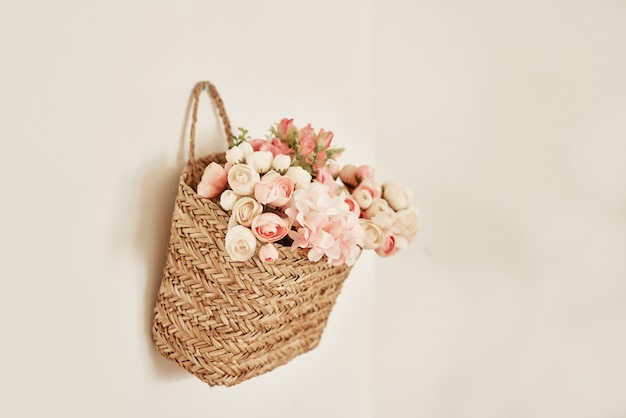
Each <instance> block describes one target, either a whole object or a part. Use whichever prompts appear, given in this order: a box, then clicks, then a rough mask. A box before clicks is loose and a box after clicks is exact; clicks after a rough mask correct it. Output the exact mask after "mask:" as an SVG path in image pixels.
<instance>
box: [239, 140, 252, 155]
mask: <svg viewBox="0 0 626 418" xmlns="http://www.w3.org/2000/svg"><path fill="white" fill-rule="evenodd" d="M238 147H239V149H240V150H241V152H242V153H243V156H244V157H247V156H248V155H250V154H252V153H253V152H254V150H253V149H252V145H250V143H249V142H242V143H241V144H239V145H238Z"/></svg>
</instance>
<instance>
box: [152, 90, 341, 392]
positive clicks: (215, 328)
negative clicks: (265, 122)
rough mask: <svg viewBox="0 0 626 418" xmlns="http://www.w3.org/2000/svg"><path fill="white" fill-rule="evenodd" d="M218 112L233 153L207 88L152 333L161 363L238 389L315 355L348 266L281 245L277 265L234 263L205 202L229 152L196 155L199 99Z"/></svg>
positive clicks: (221, 219) (222, 223) (219, 216)
mask: <svg viewBox="0 0 626 418" xmlns="http://www.w3.org/2000/svg"><path fill="white" fill-rule="evenodd" d="M204 91H207V92H208V94H209V96H210V97H211V99H212V100H213V103H214V105H215V106H216V107H217V110H218V113H219V115H220V119H221V122H222V124H223V128H224V133H225V135H226V139H227V141H228V145H229V146H230V145H232V134H231V128H230V122H229V120H228V116H227V114H226V111H225V109H224V103H223V101H222V99H221V98H220V95H219V93H218V92H217V89H216V88H215V86H214V85H213V84H211V83H210V82H208V81H205V82H200V83H198V84H197V85H196V86H195V88H194V90H193V106H192V118H191V128H190V133H189V161H188V162H187V165H186V166H185V168H184V169H183V171H182V173H181V175H180V179H179V182H178V195H177V196H176V202H175V207H174V213H173V215H172V225H171V235H170V241H169V245H168V247H167V259H166V262H165V268H164V271H163V278H162V281H161V286H160V288H159V293H158V296H157V301H156V306H155V308H154V321H153V327H152V337H153V341H154V343H155V345H156V347H157V349H158V350H159V352H160V353H161V354H162V355H163V356H164V357H165V358H168V359H170V360H172V361H174V362H176V363H177V364H178V365H180V366H181V367H182V368H184V369H185V370H187V371H189V372H190V373H193V374H194V375H195V376H197V377H198V378H199V379H200V380H202V381H204V382H206V383H208V384H209V385H211V386H213V385H224V386H232V385H235V384H237V383H240V382H242V381H244V380H246V379H249V378H251V377H254V376H258V375H260V374H263V373H266V372H269V371H270V370H273V369H275V368H276V367H278V366H280V365H283V364H285V363H287V362H289V361H290V360H292V359H293V358H294V357H296V356H298V355H299V354H302V353H305V352H307V351H309V350H311V349H313V348H314V347H316V346H317V345H318V344H319V342H320V338H321V336H322V332H323V331H324V327H325V326H326V323H327V321H328V316H329V314H330V312H331V309H332V307H333V305H334V304H335V300H336V298H337V295H338V294H339V292H340V290H341V286H342V284H343V282H344V280H345V279H346V278H347V276H348V273H349V272H350V267H348V266H346V265H342V266H339V267H333V266H330V265H329V264H327V263H325V262H323V261H322V262H312V261H310V260H309V259H308V258H307V254H306V252H305V250H303V249H299V250H292V249H291V248H290V247H285V246H280V245H278V246H277V247H278V252H279V259H278V261H277V262H276V263H274V264H267V263H264V262H262V261H261V259H260V258H259V255H258V249H257V252H256V254H255V255H254V256H253V257H252V258H250V259H248V260H246V261H243V262H242V261H234V260H233V259H231V258H230V257H229V255H228V253H227V251H226V249H225V246H224V240H225V236H226V233H227V232H228V220H229V214H228V213H227V212H226V211H224V210H223V209H222V208H221V207H220V205H219V203H218V202H217V201H215V200H212V199H207V198H204V197H201V196H199V195H198V194H197V193H196V187H197V185H198V183H199V181H200V179H201V177H202V174H203V171H204V169H205V167H206V166H207V165H208V164H209V163H211V162H217V163H220V164H224V163H225V153H215V154H209V155H205V156H202V157H199V158H196V156H195V139H196V138H195V137H196V123H197V116H198V104H199V100H200V96H201V94H202V93H203V92H204Z"/></svg>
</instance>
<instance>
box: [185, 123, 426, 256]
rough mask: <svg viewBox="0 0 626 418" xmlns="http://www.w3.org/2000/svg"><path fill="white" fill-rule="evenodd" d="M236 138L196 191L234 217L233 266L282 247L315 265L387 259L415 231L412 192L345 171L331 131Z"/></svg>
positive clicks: (362, 171) (359, 170)
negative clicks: (302, 253)
mask: <svg viewBox="0 0 626 418" xmlns="http://www.w3.org/2000/svg"><path fill="white" fill-rule="evenodd" d="M241 131H242V132H243V133H244V135H241V136H239V137H236V138H235V144H234V145H233V146H232V147H231V148H230V149H229V150H228V151H227V152H226V161H227V162H226V163H225V164H224V165H220V164H217V163H210V164H209V165H208V166H207V167H206V168H205V170H204V173H203V176H202V179H201V180H200V182H199V184H198V186H197V192H198V194H199V195H200V196H202V197H205V198H209V199H214V200H217V199H219V204H220V206H221V207H222V209H224V210H225V211H227V212H228V213H229V214H230V218H229V223H228V232H227V234H226V238H225V247H226V250H227V252H228V254H229V256H230V257H231V258H232V259H233V260H234V261H245V260H248V259H249V258H250V257H252V256H254V255H255V254H257V248H258V247H259V244H260V248H259V249H258V256H259V258H260V259H261V260H262V261H263V262H266V263H273V262H275V261H276V260H277V259H278V257H279V253H278V250H277V247H276V246H277V245H290V246H291V249H292V250H294V251H297V250H298V249H299V248H302V249H305V250H306V251H307V255H308V258H309V259H310V260H311V261H319V260H321V259H322V258H323V257H326V259H327V262H328V263H329V264H331V265H333V266H339V265H343V264H345V265H348V266H351V265H353V264H354V263H355V262H356V260H357V258H358V257H359V255H360V253H361V250H362V249H373V250H375V251H376V252H377V253H378V254H379V255H382V256H389V255H391V254H394V253H395V252H397V251H398V250H399V249H401V248H404V247H405V246H406V245H407V244H408V243H409V242H410V241H411V240H412V239H413V237H414V236H415V234H416V233H417V210H416V209H415V208H414V207H412V206H410V205H409V198H410V195H409V192H408V190H406V189H405V188H403V187H401V186H399V185H397V184H395V183H391V182H388V183H384V184H382V185H379V184H378V183H376V182H375V181H374V170H373V169H372V168H371V167H370V166H367V165H362V166H359V167H356V166H354V165H346V166H344V167H340V166H339V165H338V164H337V163H336V162H334V160H333V157H334V156H336V155H338V154H339V153H341V152H342V150H341V149H337V148H331V143H332V139H333V133H332V132H330V131H324V130H323V129H322V130H319V131H317V132H316V131H315V130H314V129H313V128H312V127H311V125H306V126H305V127H304V128H302V129H298V128H297V127H295V126H294V124H293V120H292V119H283V120H281V121H280V122H279V123H278V124H276V125H275V126H274V127H272V128H271V129H270V136H269V137H268V138H265V139H250V138H246V137H245V132H247V131H245V130H243V129H242V130H241Z"/></svg>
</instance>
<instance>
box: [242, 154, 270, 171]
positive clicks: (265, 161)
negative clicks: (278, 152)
mask: <svg viewBox="0 0 626 418" xmlns="http://www.w3.org/2000/svg"><path fill="white" fill-rule="evenodd" d="M273 159H274V156H273V155H272V153H271V152H269V151H255V152H253V153H252V154H250V155H248V156H247V157H246V164H248V165H249V166H250V167H252V168H254V169H255V170H256V172H257V173H267V172H268V171H269V169H270V167H271V166H272V160H273Z"/></svg>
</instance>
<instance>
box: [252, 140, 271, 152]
mask: <svg viewBox="0 0 626 418" xmlns="http://www.w3.org/2000/svg"><path fill="white" fill-rule="evenodd" d="M264 144H267V141H266V140H265V139H253V140H252V141H250V145H252V150H253V151H261V147H262V146H263V145H264Z"/></svg>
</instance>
